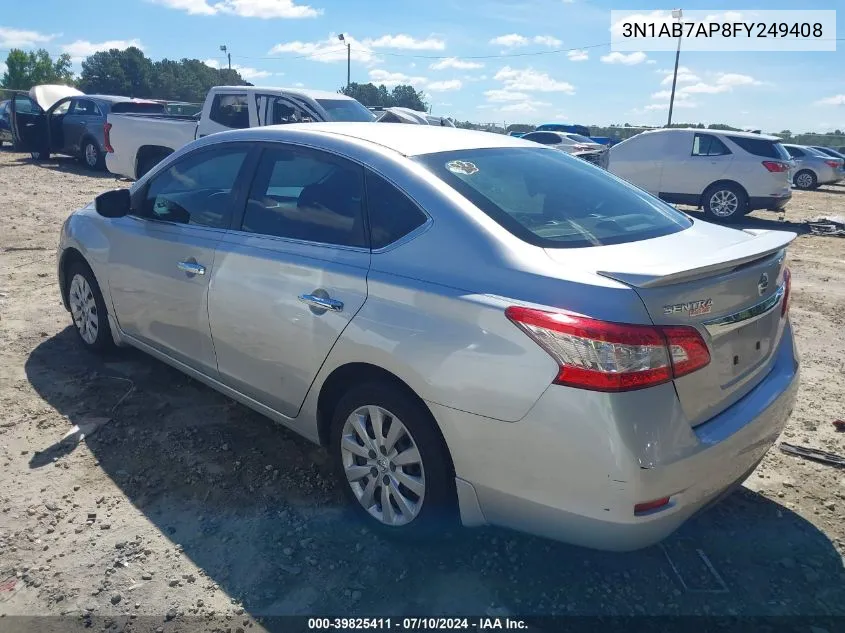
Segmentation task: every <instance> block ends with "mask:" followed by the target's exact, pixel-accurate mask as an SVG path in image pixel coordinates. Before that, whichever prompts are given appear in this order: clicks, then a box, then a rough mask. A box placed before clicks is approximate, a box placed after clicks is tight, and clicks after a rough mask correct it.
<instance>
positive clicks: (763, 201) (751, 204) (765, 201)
mask: <svg viewBox="0 0 845 633" xmlns="http://www.w3.org/2000/svg"><path fill="white" fill-rule="evenodd" d="M790 200H792V192H791V191H787V192H786V193H784V194H780V195H776V196H753V197H751V198H749V199H748V210H749V211H753V210H755V209H768V210H770V211H779V210H781V209H783V208H784V207H785V206H786V204H787V203H788V202H789V201H790Z"/></svg>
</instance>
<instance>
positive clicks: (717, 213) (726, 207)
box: [702, 183, 748, 223]
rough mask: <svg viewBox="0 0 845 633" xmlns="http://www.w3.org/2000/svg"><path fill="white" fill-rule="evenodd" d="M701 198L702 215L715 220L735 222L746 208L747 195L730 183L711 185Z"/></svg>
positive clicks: (743, 213)
mask: <svg viewBox="0 0 845 633" xmlns="http://www.w3.org/2000/svg"><path fill="white" fill-rule="evenodd" d="M703 198H704V200H703V205H702V206H703V207H704V215H705V216H707V219H708V220H712V221H715V222H727V223H729V222H735V221H737V220H738V219H739V218H741V217H742V216H743V215H745V213H746V210H747V208H748V196H746V195H745V192H744V191H743V190H742V189H741V188H740V187H739V186H737V185H734V184H731V183H725V184H715V185H711V186H710V187H708V188H707V191H705V192H704V196H703Z"/></svg>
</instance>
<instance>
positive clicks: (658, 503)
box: [634, 497, 670, 514]
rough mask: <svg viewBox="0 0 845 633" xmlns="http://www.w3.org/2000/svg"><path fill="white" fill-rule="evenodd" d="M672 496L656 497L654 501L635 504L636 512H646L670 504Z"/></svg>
mask: <svg viewBox="0 0 845 633" xmlns="http://www.w3.org/2000/svg"><path fill="white" fill-rule="evenodd" d="M669 499H670V497H663V498H662V499H655V500H654V501H646V502H644V503H638V504H636V505H635V506H634V514H646V513H648V512H651V511H652V510H657V509H658V508H663V507H665V506H668V505H669Z"/></svg>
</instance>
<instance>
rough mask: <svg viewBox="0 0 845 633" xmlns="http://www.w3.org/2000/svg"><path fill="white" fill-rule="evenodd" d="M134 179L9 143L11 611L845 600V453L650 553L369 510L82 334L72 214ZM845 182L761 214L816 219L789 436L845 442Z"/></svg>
mask: <svg viewBox="0 0 845 633" xmlns="http://www.w3.org/2000/svg"><path fill="white" fill-rule="evenodd" d="M127 184H128V183H126V182H125V181H119V180H116V179H115V178H114V177H112V176H110V175H107V174H92V173H90V172H86V171H85V170H84V169H82V168H81V167H80V166H78V165H77V163H75V162H74V161H73V160H71V159H62V158H59V159H53V160H51V161H49V162H47V163H45V164H42V165H34V164H32V163H31V162H29V161H28V160H27V159H25V157H24V156H23V155H20V154H15V153H12V152H11V151H9V150H8V147H7V148H6V149H5V150H4V151H0V201H2V204H1V205H0V208H2V216H3V217H2V226H3V229H2V231H0V616H2V617H0V631H5V630H33V631H34V630H47V623H48V622H57V623H58V622H61V623H63V626H69V623H74V622H75V623H77V624H79V625H92V626H95V627H96V628H97V629H98V630H99V629H100V628H104V627H109V626H110V627H111V629H109V630H127V631H129V630H137V631H140V630H151V631H165V632H167V631H173V630H182V631H186V630H191V631H193V630H220V631H227V630H228V631H238V630H241V629H243V630H246V631H261V630H265V629H266V630H271V629H272V628H273V626H272V622H273V620H272V617H271V616H276V615H285V614H307V615H320V616H324V615H335V616H344V615H345V616H352V615H369V616H374V615H378V616H394V617H395V616H399V615H404V614H415V615H422V616H430V615H448V616H456V615H479V614H480V615H484V614H493V615H503V614H506V613H511V614H517V615H520V616H526V617H528V616H530V617H533V616H539V615H596V614H602V615H608V616H615V615H693V614H695V615H726V616H727V615H730V616H733V615H742V616H745V615H751V616H796V615H798V616H845V582H843V581H845V573H843V553H845V478H843V471H842V470H837V469H836V468H834V467H831V466H827V465H823V464H817V463H813V462H809V461H806V460H803V459H801V458H798V457H793V456H789V455H785V454H783V453H782V452H781V451H779V450H778V449H777V448H775V449H773V450H772V451H770V453H769V455H768V456H767V457H766V459H765V460H764V461H763V463H762V465H761V466H760V467H759V468H758V470H757V471H756V472H755V473H754V474H753V475H752V476H751V477H750V478H749V479H748V480H747V481H746V483H745V486H744V487H743V488H742V489H741V490H740V492H738V493H737V494H735V495H733V496H732V497H730V498H728V499H727V500H726V501H724V502H723V503H721V504H720V505H718V506H716V507H714V508H713V509H711V510H709V511H707V512H705V513H703V514H701V515H699V516H697V517H696V518H694V519H693V520H692V521H690V522H689V523H688V524H687V525H685V526H684V527H683V528H682V529H681V530H680V531H679V532H678V533H677V534H675V535H674V536H672V537H671V538H670V539H668V540H667V541H666V542H665V543H663V544H662V545H660V546H655V547H652V548H649V549H647V550H643V551H639V552H635V553H630V554H609V553H600V552H593V551H588V550H584V549H580V548H576V547H571V546H567V545H563V544H560V543H555V542H550V541H545V540H541V539H537V538H533V537H528V536H525V535H521V534H516V533H511V532H507V531H503V530H498V529H492V528H489V529H488V528H485V529H478V530H465V531H462V532H461V533H460V534H459V535H457V536H456V537H454V538H451V539H448V540H446V541H445V542H444V543H442V544H437V545H427V546H424V547H422V546H416V547H411V546H399V545H396V544H393V543H388V542H384V541H382V540H379V539H378V538H376V537H375V536H374V535H372V534H369V533H367V531H366V530H364V529H362V527H361V525H360V524H359V523H357V522H356V521H355V520H354V519H352V518H351V517H350V515H349V514H348V511H347V510H346V508H345V507H344V505H343V503H342V500H341V494H340V491H339V489H338V487H337V485H336V484H335V482H334V480H333V479H332V477H331V476H330V474H329V469H328V465H327V463H326V455H325V453H324V452H323V451H322V450H320V449H317V448H315V447H314V446H312V445H310V444H308V443H307V442H305V441H304V440H301V439H299V438H298V437H297V436H295V435H293V434H292V433H290V432H288V431H286V430H283V429H280V428H278V427H275V426H274V425H273V424H272V423H271V422H270V421H268V420H267V419H265V418H262V417H261V416H259V415H257V414H255V413H253V412H251V411H249V410H248V409H246V408H244V407H242V406H240V405H238V404H236V403H234V402H232V401H230V400H228V399H227V398H225V397H223V396H221V395H218V394H217V393H215V392H214V391H212V390H210V389H208V388H206V387H204V386H202V385H200V384H199V383H197V382H195V381H193V380H191V379H189V378H187V377H185V376H183V375H182V374H180V373H178V372H177V371H175V370H172V369H170V368H169V367H167V366H165V365H163V364H162V363H159V362H158V361H155V360H153V359H151V358H149V357H146V356H144V355H143V354H140V353H137V352H134V351H132V350H127V351H125V352H121V353H120V354H119V355H118V356H116V357H115V358H112V359H110V360H108V361H107V362H103V361H101V360H99V359H97V358H95V357H94V356H92V355H90V354H87V353H85V352H84V351H82V350H81V349H80V347H79V346H78V345H77V344H76V341H75V340H74V337H75V334H74V333H73V331H72V330H71V326H70V323H71V322H70V317H69V315H68V314H67V313H66V312H65V311H64V309H63V308H62V306H61V302H60V298H59V291H58V286H57V282H56V275H55V265H56V262H55V247H56V243H57V239H58V232H59V227H60V225H61V223H62V221H63V220H64V219H65V217H66V216H67V215H68V213H69V212H70V211H71V210H73V209H74V208H76V207H79V206H82V205H84V204H85V203H87V202H89V201H90V200H91V199H92V198H93V197H94V196H95V195H96V194H98V193H100V192H101V191H104V190H106V189H109V188H113V187H115V186H126V185H127ZM843 194H845V186H829V187H824V188H822V189H820V190H818V191H813V192H796V194H795V196H794V198H793V201H792V202H791V203H790V205H789V207H788V209H787V214H786V218H787V222H786V223H780V222H778V217H777V215H776V214H773V213H767V212H755V213H754V214H752V215H751V216H749V218H748V220H747V226H752V227H757V228H784V229H790V230H795V231H797V232H799V233H801V234H802V235H801V236H800V237H799V238H798V239H797V241H796V242H795V243H794V245H793V247H792V248H791V262H792V264H791V266H792V270H793V280H794V281H793V293H794V295H793V303H792V319H793V322H794V324H795V328H796V331H797V335H798V343H799V348H800V352H801V355H802V360H803V377H802V385H801V391H800V396H799V400H798V404H797V407H796V409H795V412H794V414H793V415H792V418H791V420H790V422H789V425H788V428H787V430H786V431H785V433H784V437H783V438H781V439H782V440H784V441H788V442H791V443H794V444H802V445H807V446H811V447H816V448H821V449H824V450H826V451H830V452H835V453H839V454H840V455H845V434H841V433H837V432H836V431H835V429H834V426H833V425H832V421H833V420H835V419H841V418H845V316H843V315H845V239H843V238H836V237H819V236H815V235H810V234H807V230H806V229H807V227H806V225H805V224H804V223H803V221H804V220H806V219H808V218H814V217H816V216H818V215H820V214H837V215H842V214H843V211H842V209H843V203H845V195H843ZM75 425H78V426H79V427H80V429H81V432H76V433H72V432H71V431H72V429H73V427H74V426H75ZM69 433H70V434H69ZM82 433H84V434H85V435H86V436H85V437H84V439H82V438H81V437H80V435H81V434H82ZM59 615H64V616H66V619H64V620H62V619H58V618H56V619H53V620H51V619H49V618H41V619H40V620H38V625H37V626H36V625H34V624H33V621H28V620H26V619H21V618H20V617H19V616H59ZM259 620H261V621H260V622H259ZM4 626H5V627H6V628H5V629H4ZM16 626H17V627H18V628H17V629H15V627H16ZM535 626H540V625H539V624H537V625H535ZM275 630H288V628H285V625H284V624H281V625H278V626H276V629H275ZM821 630H825V629H821ZM828 630H830V631H833V628H829V629H828ZM817 633H818V631H817Z"/></svg>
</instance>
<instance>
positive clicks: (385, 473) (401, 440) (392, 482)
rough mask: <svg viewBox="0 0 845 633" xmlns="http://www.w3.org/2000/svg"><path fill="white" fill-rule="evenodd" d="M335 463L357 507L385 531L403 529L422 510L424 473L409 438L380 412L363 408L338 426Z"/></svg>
mask: <svg viewBox="0 0 845 633" xmlns="http://www.w3.org/2000/svg"><path fill="white" fill-rule="evenodd" d="M340 451H341V459H342V463H343V471H344V473H345V475H346V480H347V482H348V483H349V486H350V488H351V489H352V492H353V493H354V495H355V498H356V499H358V502H359V503H360V504H361V506H362V507H363V508H364V509H365V510H366V511H367V512H368V513H369V514H370V515H371V516H372V517H373V518H375V519H376V520H377V521H379V522H381V523H383V524H385V525H388V526H394V527H398V526H402V525H407V524H408V523H410V522H411V521H413V520H414V519H415V518H416V517H417V516H418V515H419V513H420V511H421V510H422V505H423V501H424V499H425V492H426V478H425V468H424V466H423V463H422V457H421V455H420V452H419V448H418V447H417V444H416V442H415V441H414V438H413V437H412V436H411V433H410V431H409V430H408V428H407V427H406V426H405V425H404V424H402V422H401V420H399V418H397V417H396V416H395V415H393V414H392V413H390V411H387V410H386V409H384V408H382V407H379V406H375V405H366V406H362V407H358V408H357V409H356V410H355V411H353V412H352V413H351V414H350V415H349V417H348V418H347V419H346V422H345V423H344V425H343V431H342V434H341V440H340Z"/></svg>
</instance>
